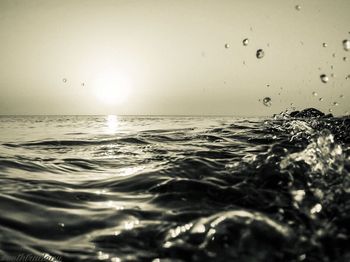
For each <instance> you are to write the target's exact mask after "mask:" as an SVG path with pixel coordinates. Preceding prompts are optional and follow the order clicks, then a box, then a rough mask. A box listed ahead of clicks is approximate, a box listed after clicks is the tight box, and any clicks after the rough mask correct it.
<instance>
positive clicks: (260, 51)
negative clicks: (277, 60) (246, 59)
mask: <svg viewBox="0 0 350 262" xmlns="http://www.w3.org/2000/svg"><path fill="white" fill-rule="evenodd" d="M264 56H265V52H264V50H262V49H258V50H257V51H256V57H257V58H258V59H261V58H263V57H264Z"/></svg>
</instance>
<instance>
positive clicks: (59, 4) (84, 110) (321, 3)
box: [0, 0, 350, 116]
mask: <svg viewBox="0 0 350 262" xmlns="http://www.w3.org/2000/svg"><path fill="white" fill-rule="evenodd" d="M297 6H298V7H299V8H298V7H297ZM349 10H350V1H349V0H300V1H295V0H284V1H281V0H264V1H261V0H201V1H198V0H173V1H170V0H138V1H133V0H113V1H112V0H0V39H1V41H0V114H3V115H11V114H20V115H22V114H28V115H30V114H42V115H46V114H48V115H51V114H54V115H61V114H64V115H70V114H74V115H75V114H84V115H90V114H94V115H96V114H118V115H234V116H262V115H266V116H267V115H272V114H273V113H279V112H281V111H284V110H286V109H289V110H292V109H293V108H294V107H295V108H296V109H303V108H306V107H315V108H318V109H320V110H322V111H327V112H328V111H329V110H332V113H334V114H335V115H344V114H348V113H347V111H350V103H349V97H350V76H349V79H346V77H347V76H348V75H350V51H346V50H345V49H344V47H343V44H342V42H343V41H344V40H346V39H349V40H350V16H349ZM246 38H247V39H249V43H248V45H246V46H245V45H243V40H244V39H246ZM323 43H325V45H326V47H324V46H323ZM258 49H262V50H263V51H264V56H263V57H262V58H260V59H258V58H257V57H256V52H257V50H258ZM322 74H325V75H327V77H328V80H329V81H328V82H327V83H323V82H322V81H321V79H320V75H322ZM265 97H269V98H271V104H270V106H266V105H264V104H263V102H262V101H263V99H264V98H265ZM320 100H322V101H320Z"/></svg>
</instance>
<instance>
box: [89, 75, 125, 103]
mask: <svg viewBox="0 0 350 262" xmlns="http://www.w3.org/2000/svg"><path fill="white" fill-rule="evenodd" d="M130 88H131V84H130V80H129V79H128V77H127V76H126V75H125V74H122V73H117V72H113V71H106V72H103V73H101V74H99V75H98V76H97V77H96V79H95V84H94V94H95V97H96V98H97V99H98V100H99V101H100V102H102V103H103V104H106V105H118V104H122V103H124V102H126V101H127V99H128V97H129V95H130Z"/></svg>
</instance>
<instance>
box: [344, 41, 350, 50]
mask: <svg viewBox="0 0 350 262" xmlns="http://www.w3.org/2000/svg"><path fill="white" fill-rule="evenodd" d="M343 47H344V50H345V51H349V50H350V40H348V39H345V40H343Z"/></svg>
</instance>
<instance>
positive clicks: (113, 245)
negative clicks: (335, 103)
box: [0, 116, 350, 262]
mask: <svg viewBox="0 0 350 262" xmlns="http://www.w3.org/2000/svg"><path fill="white" fill-rule="evenodd" d="M349 130H350V119H349V118H344V117H343V118H329V119H315V118H314V119H288V118H284V117H283V116H279V117H277V118H275V119H273V118H269V119H254V118H246V119H243V118H232V117H216V118H207V117H117V118H116V117H104V116H99V117H94V116H91V117H90V116H86V117H84V116H79V117H76V116H67V117H41V116H40V117H39V116H38V117H1V118H0V178H1V187H0V249H1V253H0V257H1V258H2V259H6V258H7V259H8V258H10V257H13V256H16V255H18V254H32V255H37V256H38V257H39V256H40V257H43V256H44V255H43V254H44V253H47V254H50V256H51V257H49V258H48V256H45V259H46V260H47V261H50V260H49V259H53V258H57V260H60V261H99V260H100V261H114V262H116V261H154V262H158V261H344V262H345V261H350V249H349V246H350V245H349V229H350V228H349V227H350V176H349V170H350V154H349V153H350V147H349V143H350V132H349ZM52 261H53V260H52Z"/></svg>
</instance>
